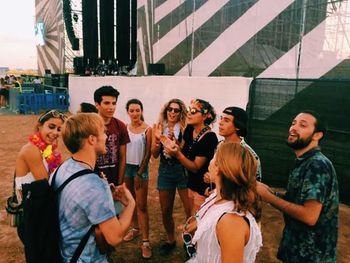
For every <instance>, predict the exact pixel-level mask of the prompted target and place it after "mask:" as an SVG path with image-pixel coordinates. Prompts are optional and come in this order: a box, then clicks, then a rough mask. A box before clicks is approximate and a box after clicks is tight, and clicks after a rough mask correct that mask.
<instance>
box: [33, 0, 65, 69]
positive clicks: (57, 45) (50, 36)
mask: <svg viewBox="0 0 350 263" xmlns="http://www.w3.org/2000/svg"><path fill="white" fill-rule="evenodd" d="M64 35H65V34H64V23H63V17H62V1H61V0H35V38H36V44H37V55H38V72H39V74H40V75H42V76H43V75H44V74H45V70H50V72H51V73H55V74H59V73H63V72H64V71H65V67H64V49H65V48H64V46H65V41H64V38H65V36H64ZM47 72H48V71H47Z"/></svg>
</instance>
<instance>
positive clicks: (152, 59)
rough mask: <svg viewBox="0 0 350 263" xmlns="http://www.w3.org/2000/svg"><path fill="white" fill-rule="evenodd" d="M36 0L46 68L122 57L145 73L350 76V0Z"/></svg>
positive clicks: (40, 50)
mask: <svg viewBox="0 0 350 263" xmlns="http://www.w3.org/2000/svg"><path fill="white" fill-rule="evenodd" d="M36 3H37V5H36V6H37V7H36V8H37V12H36V14H37V15H36V21H37V23H40V21H44V31H45V35H44V38H45V43H47V44H46V45H43V46H38V60H39V69H40V72H43V70H44V69H45V68H49V69H51V71H53V72H57V71H72V68H73V65H74V64H75V65H76V66H78V68H79V70H80V73H82V72H83V71H84V69H85V68H86V67H87V65H91V66H96V65H98V64H100V63H101V62H103V63H104V64H109V63H114V64H115V63H116V62H117V63H118V67H127V68H128V69H131V68H132V67H134V65H135V64H136V68H137V71H136V72H137V75H139V76H143V75H149V74H166V75H178V76H247V77H260V78H265V77H268V78H271V77H274V78H281V77H282V78H294V79H297V78H315V79H317V78H322V77H337V78H344V77H348V74H347V72H348V71H349V66H350V61H349V56H350V0H278V1H275V0H215V1H211V0H96V1H82V0H62V1H59V0H52V1H49V0H41V1H38V0H36ZM38 3H40V4H38ZM62 5H63V15H62ZM48 14H49V15H48ZM62 17H64V22H65V23H64V24H65V30H64V32H65V33H64V35H65V37H64V38H63V39H64V41H62V29H63V26H62ZM55 25H57V26H55ZM37 26H38V27H40V26H39V24H37ZM52 28H54V29H52ZM53 30H54V31H53ZM53 32H55V33H54V34H53ZM53 61H54V62H53ZM74 62H75V63H74ZM64 65H65V67H64ZM58 73H63V72H58Z"/></svg>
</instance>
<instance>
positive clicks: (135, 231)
mask: <svg viewBox="0 0 350 263" xmlns="http://www.w3.org/2000/svg"><path fill="white" fill-rule="evenodd" d="M138 235H140V230H139V229H137V228H130V229H129V231H128V232H127V233H126V235H125V237H124V238H123V240H124V241H131V240H134V239H135V238H136V237H137V236H138Z"/></svg>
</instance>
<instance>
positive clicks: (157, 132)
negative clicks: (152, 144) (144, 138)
mask: <svg viewBox="0 0 350 263" xmlns="http://www.w3.org/2000/svg"><path fill="white" fill-rule="evenodd" d="M153 132H154V137H155V138H156V141H159V140H160V136H161V135H162V134H163V125H162V124H154V125H153Z"/></svg>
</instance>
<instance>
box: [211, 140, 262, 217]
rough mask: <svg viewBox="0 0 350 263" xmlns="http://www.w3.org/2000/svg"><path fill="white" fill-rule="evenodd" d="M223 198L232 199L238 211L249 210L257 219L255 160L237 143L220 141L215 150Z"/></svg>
mask: <svg viewBox="0 0 350 263" xmlns="http://www.w3.org/2000/svg"><path fill="white" fill-rule="evenodd" d="M215 161H216V164H217V166H218V169H219V176H220V183H221V190H220V194H221V196H222V198H223V199H226V200H232V201H233V202H234V204H235V208H236V209H237V211H238V212H246V211H249V212H251V213H252V214H253V215H254V217H255V218H256V219H257V220H259V219H260V217H261V198H260V196H259V195H258V193H257V190H256V169H257V162H256V160H255V158H254V156H253V155H252V153H251V152H250V151H249V150H248V149H247V148H245V147H244V146H242V145H241V144H239V143H231V142H230V143H222V144H221V145H220V146H219V148H218V150H217V152H216V159H215Z"/></svg>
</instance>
